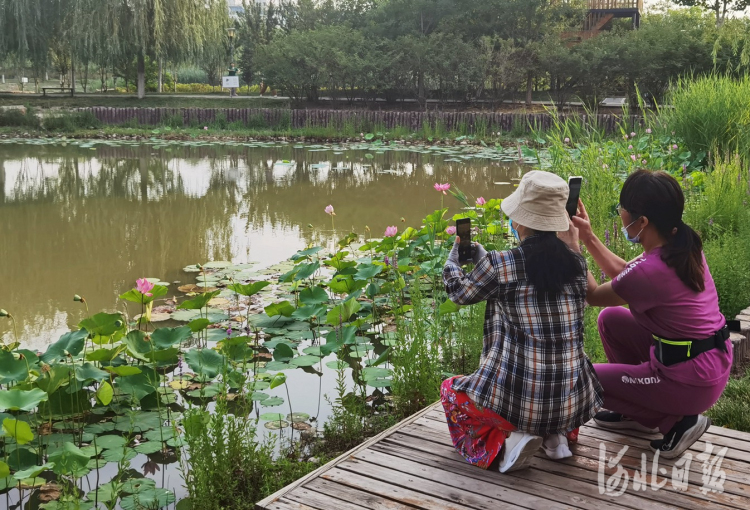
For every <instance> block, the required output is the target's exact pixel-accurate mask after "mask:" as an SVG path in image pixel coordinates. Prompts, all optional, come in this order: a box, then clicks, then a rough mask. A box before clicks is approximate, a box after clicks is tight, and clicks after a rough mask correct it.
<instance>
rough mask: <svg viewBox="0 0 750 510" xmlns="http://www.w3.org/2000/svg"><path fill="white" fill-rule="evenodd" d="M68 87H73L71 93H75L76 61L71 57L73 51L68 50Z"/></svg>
mask: <svg viewBox="0 0 750 510" xmlns="http://www.w3.org/2000/svg"><path fill="white" fill-rule="evenodd" d="M70 88H71V89H73V95H75V93H76V61H75V59H74V58H73V52H72V51H71V52H70Z"/></svg>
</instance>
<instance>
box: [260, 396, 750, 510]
mask: <svg viewBox="0 0 750 510" xmlns="http://www.w3.org/2000/svg"><path fill="white" fill-rule="evenodd" d="M653 437H656V436H653ZM650 438H652V436H647V435H643V434H639V433H637V432H632V433H631V432H630V431H622V432H620V433H614V432H612V431H608V430H604V429H601V428H598V427H597V426H596V425H595V424H594V422H593V421H592V422H590V423H589V425H586V426H584V427H582V428H581V433H580V438H579V442H578V444H577V445H574V446H572V447H571V449H572V451H573V453H574V455H573V457H572V458H570V459H566V460H564V461H552V460H549V459H547V458H546V456H545V455H544V453H543V452H540V453H538V454H537V456H536V458H535V459H534V460H533V464H532V467H531V468H529V469H525V470H521V471H517V472H513V473H508V474H501V473H498V472H496V471H485V470H482V469H479V468H476V467H474V466H471V465H469V464H467V463H466V462H464V460H463V459H462V458H461V457H460V456H459V455H458V454H457V453H456V452H455V450H454V449H453V446H452V444H451V441H450V437H449V435H448V428H447V426H446V424H445V418H444V415H443V413H442V408H441V407H440V405H439V404H437V405H433V406H431V407H429V408H427V409H425V410H424V411H422V412H420V413H418V414H417V415H415V416H412V417H411V418H409V419H407V420H405V421H403V422H401V423H399V424H397V425H396V426H394V427H393V428H391V429H389V430H386V431H385V432H383V433H382V434H380V435H378V436H376V437H374V438H372V439H371V440H370V441H368V442H366V443H364V444H362V445H361V446H359V447H358V448H355V449H354V450H352V451H350V452H347V453H346V454H344V455H342V456H341V457H339V458H337V459H335V460H333V461H332V462H330V463H328V464H326V465H325V466H322V467H321V468H320V469H318V470H316V471H314V472H312V473H310V474H309V475H308V476H306V477H304V478H301V479H300V480H298V481H297V482H295V483H293V484H291V485H289V486H287V487H285V488H284V489H282V490H280V491H279V492H277V493H276V494H273V495H271V496H270V497H268V498H266V499H264V500H263V501H260V502H259V503H258V504H257V505H256V509H268V510H294V509H296V510H310V509H318V510H328V509H342V510H355V509H356V510H362V509H365V508H370V509H392V508H426V509H433V510H443V509H487V510H490V509H491V510H496V509H510V508H529V509H545V510H546V509H561V508H582V509H586V510H599V509H605V510H609V509H616V508H632V509H637V510H651V509H656V508H688V509H695V510H697V509H706V508H710V509H712V510H713V509H717V510H722V509H732V508H734V509H743V510H747V509H748V508H750V434H748V433H744V432H738V431H734V430H730V429H724V428H720V427H711V428H710V429H709V431H708V432H707V433H706V434H704V436H703V437H702V438H701V440H700V441H699V442H697V443H696V444H695V445H693V447H692V448H691V449H690V450H689V452H690V453H691V454H692V462H691V463H690V465H689V475H688V476H687V478H688V480H687V483H688V484H689V485H688V487H687V490H686V491H681V490H679V488H674V487H673V485H672V472H673V466H674V464H675V462H676V461H675V460H672V461H670V460H666V459H659V463H658V469H657V471H658V474H656V476H653V477H652V473H653V468H652V460H653V454H652V453H651V451H650V449H649V448H648V439H650ZM706 441H709V442H711V443H712V444H713V445H715V449H714V453H716V452H717V451H718V450H719V449H720V448H723V447H724V446H726V447H727V451H726V454H725V455H724V457H723V459H722V461H721V465H720V466H719V469H720V470H721V471H723V473H724V474H725V476H726V478H725V480H724V482H723V492H711V491H708V492H707V494H704V493H703V492H702V491H701V488H702V487H703V486H704V479H703V476H704V471H703V470H702V466H703V462H702V461H701V460H700V458H699V457H698V456H699V455H700V454H702V453H703V452H704V451H705V449H706ZM600 444H604V445H605V446H606V449H607V453H606V457H605V459H609V458H612V457H615V456H617V455H619V453H620V451H621V449H622V447H623V446H625V445H627V446H628V447H629V448H628V450H627V452H626V453H625V454H624V456H623V457H622V458H621V460H620V462H619V464H620V466H622V468H621V470H620V473H623V472H626V473H627V475H628V478H629V479H628V485H627V490H626V491H625V493H624V494H621V495H611V494H606V493H604V494H602V493H601V492H603V491H604V488H603V486H602V491H601V492H600V489H599V484H598V480H599V479H600V477H601V478H602V479H603V480H604V481H605V482H607V481H609V482H612V480H613V479H614V477H613V476H612V475H613V474H614V473H615V472H616V471H617V466H616V465H615V466H614V467H613V468H611V469H605V470H603V471H602V472H601V473H600V469H599V467H600V462H599V452H600ZM642 453H645V455H646V465H645V466H642V465H641V463H642V456H641V454H642ZM716 458H717V457H716V456H713V458H712V459H713V460H716ZM605 463H606V462H604V463H602V465H604V464H605ZM678 466H679V464H678ZM638 472H644V473H646V474H647V479H646V481H647V483H648V484H649V486H648V487H647V488H646V490H643V488H641V490H640V491H636V490H635V489H634V484H633V481H634V475H637V474H638ZM714 473H719V471H714ZM665 476H666V478H665ZM664 481H666V482H667V483H666V485H664V486H663V487H662V488H660V489H659V490H653V489H652V487H651V485H650V484H651V483H652V482H653V483H656V484H658V483H661V482H664ZM611 487H612V491H613V492H615V493H616V492H619V490H621V488H622V485H621V484H620V485H613V486H611Z"/></svg>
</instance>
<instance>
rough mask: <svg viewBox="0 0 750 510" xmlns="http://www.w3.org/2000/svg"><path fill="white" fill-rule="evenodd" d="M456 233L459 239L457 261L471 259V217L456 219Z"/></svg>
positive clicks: (462, 261)
mask: <svg viewBox="0 0 750 510" xmlns="http://www.w3.org/2000/svg"><path fill="white" fill-rule="evenodd" d="M456 235H457V236H458V237H459V238H460V239H461V242H460V243H459V245H458V261H459V262H461V263H464V262H469V261H471V260H472V259H473V257H472V256H471V218H463V219H460V220H456Z"/></svg>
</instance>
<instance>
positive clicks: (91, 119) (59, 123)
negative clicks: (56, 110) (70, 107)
mask: <svg viewBox="0 0 750 510" xmlns="http://www.w3.org/2000/svg"><path fill="white" fill-rule="evenodd" d="M100 125H101V122H99V119H97V118H96V116H95V115H94V114H93V113H91V112H89V111H82V112H64V113H61V114H59V115H51V116H49V117H46V118H45V119H44V128H45V129H48V130H50V131H75V130H76V129H93V128H96V127H99V126H100Z"/></svg>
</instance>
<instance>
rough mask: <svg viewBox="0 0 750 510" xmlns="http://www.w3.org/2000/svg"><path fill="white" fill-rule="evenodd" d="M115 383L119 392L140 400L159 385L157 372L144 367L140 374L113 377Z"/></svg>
mask: <svg viewBox="0 0 750 510" xmlns="http://www.w3.org/2000/svg"><path fill="white" fill-rule="evenodd" d="M115 385H116V387H117V389H118V390H119V391H120V393H123V394H125V395H130V396H131V397H132V398H134V399H135V400H137V401H140V400H141V399H142V398H143V397H145V396H146V395H150V394H151V393H153V392H155V391H156V389H157V388H158V387H159V374H157V373H156V372H155V371H154V369H152V368H145V367H144V368H143V370H142V372H141V373H140V374H136V375H128V376H125V377H118V378H117V379H115Z"/></svg>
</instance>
